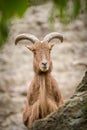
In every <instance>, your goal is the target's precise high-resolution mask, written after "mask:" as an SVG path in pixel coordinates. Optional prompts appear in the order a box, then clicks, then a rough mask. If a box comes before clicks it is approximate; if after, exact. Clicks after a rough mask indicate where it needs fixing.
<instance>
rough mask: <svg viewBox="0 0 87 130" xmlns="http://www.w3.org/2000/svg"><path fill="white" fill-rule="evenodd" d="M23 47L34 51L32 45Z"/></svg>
mask: <svg viewBox="0 0 87 130" xmlns="http://www.w3.org/2000/svg"><path fill="white" fill-rule="evenodd" d="M25 47H27V48H28V49H29V50H30V51H34V45H30V46H29V45H26V46H25Z"/></svg>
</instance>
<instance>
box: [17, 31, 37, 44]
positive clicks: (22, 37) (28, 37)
mask: <svg viewBox="0 0 87 130" xmlns="http://www.w3.org/2000/svg"><path fill="white" fill-rule="evenodd" d="M21 40H30V41H31V42H32V43H35V42H39V39H38V38H37V37H35V36H34V35H32V34H19V35H18V36H17V37H16V38H15V45H17V43H18V42H19V41H21Z"/></svg>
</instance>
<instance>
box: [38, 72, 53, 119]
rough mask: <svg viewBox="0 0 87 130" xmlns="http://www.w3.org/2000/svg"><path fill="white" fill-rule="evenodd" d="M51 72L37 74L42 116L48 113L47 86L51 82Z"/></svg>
mask: <svg viewBox="0 0 87 130" xmlns="http://www.w3.org/2000/svg"><path fill="white" fill-rule="evenodd" d="M49 77H50V74H42V75H38V76H37V81H38V86H39V100H40V109H41V116H42V117H45V116H46V114H47V107H46V106H47V95H48V94H47V90H48V89H47V88H48V86H49V85H51V84H50V79H49Z"/></svg>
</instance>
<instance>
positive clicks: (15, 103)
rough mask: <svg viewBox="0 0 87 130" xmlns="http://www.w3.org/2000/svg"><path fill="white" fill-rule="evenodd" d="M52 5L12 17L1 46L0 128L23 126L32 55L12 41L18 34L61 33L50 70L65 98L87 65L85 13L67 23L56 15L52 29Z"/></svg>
mask: <svg viewBox="0 0 87 130" xmlns="http://www.w3.org/2000/svg"><path fill="white" fill-rule="evenodd" d="M51 6H52V4H51V3H47V4H44V5H39V6H36V7H31V8H29V9H28V10H27V11H26V13H25V15H24V16H23V18H22V19H18V18H14V19H13V21H12V25H11V29H10V34H9V39H8V41H7V42H6V44H5V45H4V46H3V47H2V48H1V49H0V130H26V128H25V127H24V125H23V124H22V111H23V107H24V104H25V101H26V91H27V89H28V86H29V84H30V82H31V80H32V78H33V67H32V61H33V55H32V52H30V51H28V49H26V48H25V47H24V46H22V45H21V46H15V45H14V39H15V36H16V35H17V34H20V33H30V34H34V35H35V36H37V37H38V38H39V39H43V37H44V36H45V35H46V34H48V33H50V32H53V31H57V32H60V33H62V34H63V35H64V42H63V43H59V44H57V45H56V46H55V47H54V48H53V50H52V53H51V57H52V61H53V72H52V73H53V75H54V77H55V79H56V80H57V82H58V84H59V88H60V90H61V93H62V95H63V99H64V101H67V100H68V99H69V98H70V97H71V96H72V95H73V93H74V91H75V88H76V86H77V85H78V84H79V82H80V81H81V79H82V77H83V76H84V73H85V71H86V69H87V24H86V23H85V21H84V16H79V17H78V18H77V19H76V20H74V21H72V22H71V23H69V24H68V25H66V26H64V25H63V24H62V23H60V22H59V19H58V18H55V25H54V29H51V28H50V27H49V22H48V17H49V12H50V9H51ZM53 42H57V41H53ZM21 43H23V42H21ZM25 43H27V42H26V41H25Z"/></svg>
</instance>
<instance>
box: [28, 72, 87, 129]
mask: <svg viewBox="0 0 87 130" xmlns="http://www.w3.org/2000/svg"><path fill="white" fill-rule="evenodd" d="M81 84H82V85H81ZM84 88H85V89H84ZM43 129H44V130H63V129H64V130H87V72H86V74H85V76H84V78H83V80H82V82H81V83H80V84H79V85H78V89H77V90H76V92H75V94H74V95H73V97H72V98H71V99H70V100H69V101H68V102H67V103H65V105H64V106H62V107H60V108H59V109H58V110H57V111H56V112H54V113H52V114H50V115H49V116H47V117H46V118H44V119H42V120H37V121H35V122H34V123H33V125H32V127H31V128H30V129H29V130H43Z"/></svg>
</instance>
